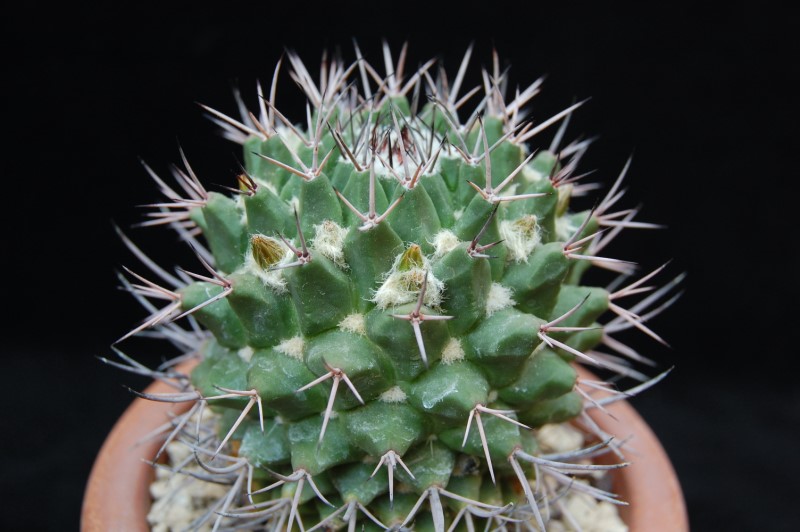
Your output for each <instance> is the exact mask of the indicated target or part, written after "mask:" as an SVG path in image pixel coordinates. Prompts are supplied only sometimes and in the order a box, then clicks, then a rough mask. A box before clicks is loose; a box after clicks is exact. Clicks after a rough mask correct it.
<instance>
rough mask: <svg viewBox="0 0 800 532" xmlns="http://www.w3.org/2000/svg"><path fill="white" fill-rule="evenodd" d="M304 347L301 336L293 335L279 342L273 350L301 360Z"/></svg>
mask: <svg viewBox="0 0 800 532" xmlns="http://www.w3.org/2000/svg"><path fill="white" fill-rule="evenodd" d="M304 347H305V341H304V340H303V338H302V337H301V336H295V337H294V338H289V339H288V340H284V341H283V342H281V343H279V344H278V345H277V347H275V351H277V352H278V353H283V354H284V355H286V356H287V357H292V358H296V359H297V360H303V348H304Z"/></svg>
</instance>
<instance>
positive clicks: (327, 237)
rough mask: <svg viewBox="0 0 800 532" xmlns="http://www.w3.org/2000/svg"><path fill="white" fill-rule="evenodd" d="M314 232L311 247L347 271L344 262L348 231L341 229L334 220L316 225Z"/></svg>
mask: <svg viewBox="0 0 800 532" xmlns="http://www.w3.org/2000/svg"><path fill="white" fill-rule="evenodd" d="M314 231H315V234H314V239H313V240H312V241H311V247H312V248H314V249H315V250H316V251H319V252H320V253H322V254H323V255H324V256H325V257H327V258H328V259H330V260H332V261H333V262H334V263H335V264H336V265H337V266H338V267H340V268H342V269H347V263H346V262H345V260H344V238H345V237H346V236H347V229H346V228H344V227H340V226H339V225H338V224H337V223H336V222H334V221H333V220H325V221H323V222H322V223H321V224H319V225H315V226H314Z"/></svg>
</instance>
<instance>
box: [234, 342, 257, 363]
mask: <svg viewBox="0 0 800 532" xmlns="http://www.w3.org/2000/svg"><path fill="white" fill-rule="evenodd" d="M253 352H254V351H253V348H252V347H250V346H249V345H247V346H245V347H243V348H241V349H239V351H238V352H237V354H238V355H239V358H241V359H242V360H244V361H245V362H250V359H252V358H253Z"/></svg>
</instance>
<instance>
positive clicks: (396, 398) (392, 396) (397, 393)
mask: <svg viewBox="0 0 800 532" xmlns="http://www.w3.org/2000/svg"><path fill="white" fill-rule="evenodd" d="M407 397H408V396H407V395H406V392H404V391H403V390H401V389H400V387H399V386H394V387H393V388H389V389H388V390H386V391H385V392H383V393H382V394H381V396H380V397H379V398H378V399H379V400H381V401H383V402H384V403H404V402H405V401H406V398H407Z"/></svg>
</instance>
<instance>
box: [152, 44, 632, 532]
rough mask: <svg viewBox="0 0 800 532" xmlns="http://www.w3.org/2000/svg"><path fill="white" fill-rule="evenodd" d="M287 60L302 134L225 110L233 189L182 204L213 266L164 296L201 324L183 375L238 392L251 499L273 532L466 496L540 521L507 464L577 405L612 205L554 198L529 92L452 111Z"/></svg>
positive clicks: (420, 523) (203, 388) (559, 194)
mask: <svg viewBox="0 0 800 532" xmlns="http://www.w3.org/2000/svg"><path fill="white" fill-rule="evenodd" d="M292 63H293V64H294V67H295V71H296V72H299V74H297V77H296V79H299V80H300V81H298V83H299V84H300V85H301V86H303V87H304V88H305V90H306V92H307V95H308V96H309V99H310V100H311V101H312V103H313V104H314V106H315V109H314V110H313V116H312V119H311V130H310V131H300V130H297V129H295V128H294V127H293V126H292V128H290V127H288V125H286V124H284V123H282V121H281V120H279V119H278V118H276V116H275V114H276V113H274V112H273V111H272V110H271V108H270V109H268V110H267V112H266V114H263V115H262V116H261V117H260V120H261V121H262V122H261V123H259V124H255V123H253V120H252V119H251V118H246V119H245V120H244V122H243V123H241V124H239V123H238V122H237V124H238V125H233V126H231V125H229V124H227V123H225V125H226V127H227V131H228V133H229V134H230V135H229V136H231V137H232V138H233V139H234V140H237V141H239V142H240V143H241V144H243V150H244V151H243V156H244V165H245V171H246V175H245V176H243V178H241V179H240V181H241V182H242V183H243V184H245V185H246V186H243V187H241V194H240V195H238V196H233V197H228V196H225V195H222V194H217V193H211V194H206V195H205V198H204V199H203V198H201V199H202V201H199V202H198V203H197V204H188V206H186V212H187V218H188V219H190V220H196V221H197V222H198V225H197V227H198V228H199V229H200V230H202V234H203V236H204V238H205V241H206V242H207V243H208V246H209V248H210V252H211V255H213V261H214V262H213V266H214V268H215V270H214V272H215V273H214V275H213V276H211V277H207V276H206V274H204V279H202V280H198V281H196V282H194V283H192V284H189V285H188V286H185V287H183V288H181V289H180V290H179V291H177V301H178V302H179V303H180V307H181V309H180V310H181V311H187V312H191V313H192V314H193V315H194V316H195V317H196V319H197V320H198V321H199V322H200V323H201V324H202V325H203V326H205V327H206V328H207V329H208V330H209V331H210V333H211V334H210V336H209V337H208V339H207V340H205V341H204V342H203V343H202V345H200V347H199V354H200V356H201V358H202V359H203V361H202V362H201V364H200V365H199V366H198V367H197V369H195V370H194V374H193V376H192V383H193V385H194V386H195V387H196V389H197V390H198V391H199V392H200V394H202V396H203V397H207V398H208V402H209V404H210V405H211V406H212V408H213V409H215V410H218V411H233V412H240V411H242V410H243V408H245V406H246V405H248V404H249V406H250V408H249V410H248V412H247V414H246V416H244V422H243V423H244V424H242V425H241V426H240V427H239V429H238V430H237V431H236V432H234V433H232V434H231V437H230V439H229V441H228V445H231V444H233V443H235V442H239V443H238V444H237V446H236V449H237V452H238V456H239V457H241V458H243V459H245V460H246V461H247V462H248V463H249V464H251V465H252V467H253V468H255V469H256V470H257V471H260V473H257V475H256V477H257V478H261V479H262V480H261V481H259V482H260V483H259V484H258V485H260V486H261V485H263V486H267V485H269V484H271V481H270V478H271V479H272V481H274V482H277V483H278V484H279V485H276V486H275V488H274V489H273V490H270V491H268V492H265V493H264V494H261V495H260V497H262V498H261V499H259V500H265V501H267V502H266V503H263V506H261V507H259V506H258V505H256V506H255V507H253V508H251V510H250V511H251V512H253V515H257V512H258V511H259V510H260V509H261V510H265V511H264V512H263V523H262V524H263V526H266V527H267V528H269V526H278V525H277V524H276V523H281V525H280V526H283V527H285V528H293V527H295V528H299V524H300V523H301V522H302V523H303V524H304V526H306V527H309V526H311V525H312V524H316V523H322V524H323V525H325V526H330V527H331V528H338V527H341V526H345V525H349V526H351V527H352V526H356V527H357V528H358V529H359V530H360V529H361V527H362V526H364V527H366V529H370V527H377V525H376V523H382V524H383V525H385V526H387V527H391V526H397V527H400V526H404V527H416V528H418V529H420V530H422V529H425V530H427V529H431V530H444V529H445V528H446V527H449V526H451V524H452V523H453V522H454V520H456V519H466V517H464V515H466V513H469V512H467V511H466V510H475V512H474V515H473V514H470V517H469V519H470V520H472V521H474V522H491V521H493V520H494V519H496V516H499V515H506V516H511V517H513V518H520V517H519V515H523V514H524V515H525V516H527V517H524V519H525V520H527V521H528V522H530V523H531V524H532V526H537V527H540V526H541V523H543V520H544V519H545V517H543V514H544V512H540V511H539V509H538V507H537V504H536V503H533V502H532V501H531V500H529V499H527V498H526V496H525V493H526V490H528V489H530V486H524V487H523V486H520V483H522V482H527V481H526V480H525V479H526V477H525V476H521V475H523V474H524V475H526V476H527V478H528V479H531V480H532V479H534V478H535V473H534V470H533V469H532V468H531V467H530V465H529V464H528V463H525V462H524V460H523V459H522V458H520V457H523V456H525V453H530V454H535V452H536V449H538V446H537V445H536V441H535V432H532V430H533V429H535V428H536V427H539V426H541V425H543V424H545V423H554V422H561V421H566V420H569V419H571V418H572V417H574V416H576V415H578V414H579V413H580V412H581V411H582V410H583V408H584V406H585V405H584V401H583V399H582V397H581V395H579V394H578V393H577V391H576V380H577V379H576V372H575V370H574V369H573V367H572V366H571V365H570V363H569V361H572V360H573V359H575V358H576V357H577V358H581V357H580V356H578V355H576V354H575V351H579V352H580V354H583V355H584V356H585V357H588V356H589V355H588V354H587V353H589V352H590V351H592V350H593V349H594V348H596V347H597V346H598V345H599V344H600V343H601V342H602V341H603V339H604V331H603V330H602V326H601V325H599V324H598V323H597V322H598V320H600V318H601V316H602V315H603V314H604V313H605V312H606V311H607V310H609V308H610V306H611V305H612V303H611V301H612V300H613V299H614V297H615V295H614V294H609V292H607V291H605V290H603V289H600V288H596V287H588V286H582V285H581V284H580V276H581V274H582V273H583V271H584V270H585V269H586V268H585V265H586V264H591V263H592V262H593V260H592V259H593V251H592V246H593V245H596V244H597V242H598V238H599V237H596V236H594V235H593V234H592V233H594V232H595V231H596V229H597V228H598V226H599V225H602V223H603V220H605V219H611V218H604V216H605V215H607V214H608V213H607V212H602V211H603V208H604V207H605V205H604V204H601V207H600V208H598V209H597V210H596V211H595V212H594V213H591V214H589V213H586V212H583V213H581V214H580V215H576V214H573V213H572V212H570V211H569V209H568V204H569V199H570V198H569V196H570V191H571V190H572V184H571V183H569V185H565V184H564V183H565V182H569V175H568V174H567V175H566V176H565V175H563V174H559V172H560V171H561V170H563V169H564V168H567V169H568V167H569V163H570V162H571V161H572V160H573V159H574V158H575V157H576V154H578V155H580V154H581V153H582V151H581V150H582V149H583V148H582V146H581V145H580V144H578V145H577V146H578V147H577V148H576V147H575V145H570V146H568V147H567V148H566V149H564V150H562V151H560V152H559V151H558V147H551V149H549V150H548V149H540V150H539V151H538V152H537V153H536V155H535V156H533V157H528V154H529V153H530V148H529V147H528V146H527V145H526V141H527V136H526V131H528V129H529V127H528V126H523V125H522V124H518V123H515V120H516V112H515V111H514V109H517V108H518V107H519V106H521V105H522V104H524V103H526V100H527V97H526V96H525V95H526V94H527V92H524V93H522V96H518V97H517V98H516V99H513V98H511V99H510V100H508V103H505V104H503V103H502V101H500V100H499V99H498V98H497V97H496V96H495V95H494V94H493V93H489V94H487V95H486V98H485V100H484V104H485V105H484V113H485V114H484V117H483V119H482V120H474V119H473V120H471V121H468V122H464V123H461V122H458V119H457V112H456V110H455V109H454V107H453V102H455V101H456V100H455V98H454V97H453V96H452V95H451V96H449V97H448V96H447V94H443V93H441V92H438V93H437V92H436V91H434V93H436V94H439V97H438V98H437V99H436V102H437V103H429V104H427V105H425V106H422V107H421V109H420V106H418V105H417V104H416V103H414V102H412V101H411V97H410V94H409V91H407V90H403V89H402V86H401V85H399V84H397V83H395V82H394V81H390V82H389V83H388V85H385V86H383V87H382V88H381V89H380V91H379V92H377V93H375V92H371V93H370V94H371V95H372V96H373V98H372V99H369V100H368V102H367V104H366V105H364V104H361V105H359V104H357V103H355V102H357V100H356V99H353V98H351V97H350V96H349V95H348V94H349V93H347V92H346V91H347V90H349V89H347V88H346V85H347V84H346V83H345V80H344V78H342V70H343V69H341V68H340V67H341V65H340V67H337V69H333V67H331V69H332V70H331V71H330V73H329V78H328V80H327V91H324V90H320V89H318V88H317V87H316V86H314V85H313V83H312V82H311V80H310V79H309V78H308V74H307V73H303V70H298V68H299V67H298V65H299V63H298V60H297V59H296V58H294V56H292ZM365 79H366V78H365ZM387 79H389V80H392V79H393V78H387ZM419 83H420V81H419V79H416V81H414V83H413V84H412V87H416V86H417V85H418V84H419ZM371 90H372V91H374V90H376V89H375V88H374V87H372V89H371ZM436 90H438V91H442V90H443V89H442V87H441V86H439V87H438V88H436ZM339 91H345V93H343V92H339ZM410 109H420V110H419V111H418V112H414V113H412V112H411V111H410ZM571 109H572V108H570V110H569V111H570V112H571ZM444 115H447V119H446V120H443V116H444ZM567 115H568V113H562V114H561V116H560V117H558V118H563V117H565V116H567ZM318 117H321V118H319V119H318ZM231 123H233V122H231ZM434 123H435V127H431V125H432V124H434ZM240 126H241V127H240ZM554 150H555V151H554ZM489 151H490V153H489ZM487 153H488V156H487ZM573 166H574V165H573ZM202 195H203V194H200V196H202ZM613 219H615V220H617V219H620V218H613ZM584 221H588V223H583V222H584ZM596 264H598V265H602V264H601V263H600V262H597V263H596ZM623 295H626V294H623ZM616 296H619V294H617V295H616ZM620 297H621V296H620ZM212 298H216V299H214V300H213V301H212V302H211V303H209V304H206V302H207V301H209V300H211V299H212ZM626 317H627V316H626ZM632 319H635V318H632ZM155 325H157V326H160V325H161V324H160V323H156V324H155ZM565 346H566V347H565ZM570 348H571V349H570ZM581 361H583V359H582V360H581ZM237 394H239V395H237ZM248 394H249V395H248ZM214 396H224V397H222V398H221V399H220V400H214ZM255 398H257V399H258V400H259V401H260V403H259V404H258V407H256V406H254V405H255ZM235 418H236V416H234V419H235ZM260 418H262V419H263V425H264V428H263V430H262V428H261V423H260V421H261V420H260ZM231 452H233V451H231ZM465 463H469V464H471V467H469V468H467V467H465V466H463V464H465ZM520 464H521V465H520ZM521 472H522V473H521ZM276 475H277V476H276ZM515 486H516V487H515ZM298 490H299V491H298ZM452 494H457V495H458V497H455V496H453V495H452ZM420 500H423V502H422V503H421V505H419V504H416V503H418V501H420ZM465 501H466V502H465ZM469 501H474V502H469ZM328 503H330V505H329V504H328ZM270 505H271V506H270ZM507 505H508V506H507ZM242 506H245V507H246V506H247V505H246V504H242ZM270 508H274V512H273V513H270V512H269V511H266V510H269V509H270ZM525 508H527V510H524V509H525ZM517 510H520V511H522V514H515V513H514V512H515V511H517ZM526 511H527V513H525V512H526ZM241 513H242V515H243V516H246V515H248V512H247V511H242V512H241ZM458 516H461V517H458ZM465 522H466V521H463V522H462V523H461V524H460V525H458V526H462V527H465V526H466V525H465V524H464V523H465ZM354 523H355V525H354ZM498 523H501V521H498ZM352 529H353V528H351V530H352ZM458 529H459V530H460V529H461V528H458ZM465 529H466V528H465Z"/></svg>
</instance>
